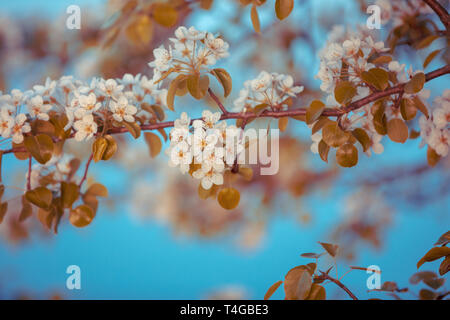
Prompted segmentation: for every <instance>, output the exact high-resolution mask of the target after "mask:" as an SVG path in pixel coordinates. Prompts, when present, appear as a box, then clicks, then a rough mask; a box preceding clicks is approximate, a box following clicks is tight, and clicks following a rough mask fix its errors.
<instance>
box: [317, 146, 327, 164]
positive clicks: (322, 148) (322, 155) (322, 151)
mask: <svg viewBox="0 0 450 320" xmlns="http://www.w3.org/2000/svg"><path fill="white" fill-rule="evenodd" d="M318 149H319V155H320V159H322V160H323V161H325V162H326V163H328V152H330V146H329V145H327V144H326V143H325V141H323V140H320V142H319V148H318Z"/></svg>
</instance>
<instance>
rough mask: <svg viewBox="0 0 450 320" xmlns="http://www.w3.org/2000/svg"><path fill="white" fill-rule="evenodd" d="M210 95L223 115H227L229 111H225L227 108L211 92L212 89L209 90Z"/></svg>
mask: <svg viewBox="0 0 450 320" xmlns="http://www.w3.org/2000/svg"><path fill="white" fill-rule="evenodd" d="M208 93H209V95H210V96H211V98H212V99H213V100H214V102H215V103H216V104H217V105H218V106H219V108H220V110H221V111H222V113H223V114H227V113H228V111H227V109H225V106H224V105H223V104H222V102H220V100H219V98H217V96H216V95H215V94H214V92H213V91H212V90H211V88H208Z"/></svg>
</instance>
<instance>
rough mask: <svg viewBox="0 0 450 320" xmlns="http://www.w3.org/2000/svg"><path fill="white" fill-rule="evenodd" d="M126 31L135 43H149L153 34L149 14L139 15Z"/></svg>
mask: <svg viewBox="0 0 450 320" xmlns="http://www.w3.org/2000/svg"><path fill="white" fill-rule="evenodd" d="M125 33H126V35H127V37H128V39H129V40H130V41H131V42H132V43H133V44H135V45H148V44H149V43H150V41H151V40H152V36H153V24H152V20H151V19H150V18H149V17H148V16H147V15H144V14H140V15H137V16H135V17H134V18H133V20H132V21H131V23H130V24H129V25H128V26H127V28H126V30H125Z"/></svg>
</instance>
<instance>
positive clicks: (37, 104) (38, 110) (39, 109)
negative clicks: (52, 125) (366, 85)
mask: <svg viewBox="0 0 450 320" xmlns="http://www.w3.org/2000/svg"><path fill="white" fill-rule="evenodd" d="M51 108H52V106H51V105H50V104H44V100H43V99H42V97H41V96H35V97H33V98H31V100H30V101H29V103H28V112H29V113H30V115H31V116H32V117H36V118H38V119H40V120H45V121H48V119H49V115H48V112H49V111H50V109H51Z"/></svg>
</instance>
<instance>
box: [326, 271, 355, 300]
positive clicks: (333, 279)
mask: <svg viewBox="0 0 450 320" xmlns="http://www.w3.org/2000/svg"><path fill="white" fill-rule="evenodd" d="M320 277H322V278H324V279H327V280H330V281H331V282H334V283H335V284H337V285H338V286H339V287H340V288H341V289H342V290H344V291H345V292H347V294H348V295H349V296H350V298H352V299H353V300H358V298H357V297H356V296H355V295H354V294H353V293H352V292H351V291H350V289H349V288H347V287H346V286H345V285H344V284H343V283H342V282H340V281H339V280H337V279H335V278H333V277H331V276H330V275H328V274H327V273H325V272H322V275H321V276H320Z"/></svg>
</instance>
